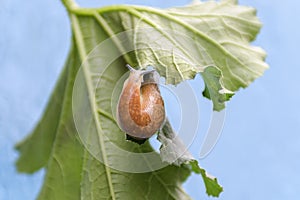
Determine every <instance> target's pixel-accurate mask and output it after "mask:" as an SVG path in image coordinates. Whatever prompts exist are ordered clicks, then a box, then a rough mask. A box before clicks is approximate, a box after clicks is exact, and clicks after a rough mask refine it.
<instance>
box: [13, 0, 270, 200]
mask: <svg viewBox="0 0 300 200" xmlns="http://www.w3.org/2000/svg"><path fill="white" fill-rule="evenodd" d="M69 12H70V13H69V14H70V19H71V22H72V30H73V39H72V48H71V51H70V55H69V57H68V60H67V62H66V65H65V67H64V69H63V72H62V74H61V77H60V79H59V81H58V83H57V86H56V88H55V90H54V92H53V93H52V96H51V98H50V100H49V103H48V106H47V108H46V110H45V112H44V115H43V117H42V118H41V120H40V122H39V123H38V124H37V126H36V128H35V129H34V131H33V132H32V134H31V135H29V137H27V138H26V139H25V140H24V141H22V142H21V143H19V144H18V145H17V146H16V149H17V150H18V151H20V157H19V159H18V161H17V163H16V165H17V168H18V170H19V171H20V172H26V173H33V172H35V171H37V170H38V169H40V168H42V167H46V168H47V173H46V176H45V181H44V184H43V187H42V189H41V192H40V194H39V197H38V199H43V200H44V199H51V200H52V199H72V200H73V199H122V200H124V199H128V200H131V199H157V200H159V199H178V200H179V199H180V200H182V199H183V200H184V199H190V197H189V196H188V195H187V194H186V193H185V192H184V191H183V189H182V186H181V185H182V183H183V182H184V181H185V180H186V178H187V177H188V176H189V175H190V173H191V172H194V173H198V174H201V176H202V178H203V180H204V184H205V186H206V192H207V194H208V195H212V196H215V197H216V196H219V194H220V193H221V192H222V190H223V189H222V187H221V186H220V185H219V184H218V182H217V180H216V179H215V178H212V177H211V176H209V175H208V174H207V173H206V172H205V170H204V169H202V168H200V167H199V166H198V163H197V161H196V160H195V159H194V158H193V157H192V156H191V155H190V154H189V153H186V154H183V156H181V157H180V158H179V159H178V160H175V162H173V161H172V162H171V161H170V160H168V158H169V155H168V154H164V153H162V152H161V155H159V154H158V153H156V152H155V151H154V150H153V149H152V147H151V145H150V144H149V142H146V143H145V144H142V145H138V144H135V143H132V142H127V141H126V140H125V133H123V132H122V131H121V130H120V129H119V127H118V126H117V124H116V123H115V120H114V112H115V110H114V108H113V106H114V104H115V101H116V99H115V98H113V97H114V95H115V91H116V88H117V90H120V86H121V85H122V84H121V85H120V83H119V80H120V79H121V78H122V77H123V75H124V74H125V73H126V69H125V67H124V66H125V64H127V63H129V64H131V65H132V66H140V67H141V68H146V67H147V66H149V65H151V66H153V67H154V68H155V69H156V70H157V71H158V72H159V74H160V75H161V76H163V77H165V78H166V83H167V84H179V83H180V82H182V81H184V80H188V79H192V78H194V77H195V75H196V74H201V75H202V77H203V80H204V82H205V85H206V87H205V91H204V92H203V95H204V96H205V97H207V98H209V99H211V100H212V102H213V105H214V110H217V111H219V110H222V109H223V108H224V107H225V106H224V103H225V102H226V101H228V100H229V98H230V97H231V96H232V95H233V94H234V93H235V92H236V91H237V90H238V89H239V88H241V87H242V88H245V87H247V86H248V85H249V84H250V83H251V82H252V81H254V80H255V79H256V78H257V77H259V76H261V75H262V73H263V71H264V70H265V69H266V68H267V65H266V64H265V63H264V58H265V53H264V51H263V50H262V49H260V48H258V47H253V46H250V45H249V42H251V41H252V40H254V39H255V37H256V34H257V33H258V32H259V29H260V27H261V25H260V22H259V21H258V19H257V18H256V16H255V10H254V9H252V8H249V7H243V6H238V5H236V4H235V1H229V0H227V1H221V2H219V3H216V2H213V1H211V2H205V3H200V2H198V3H195V4H193V5H189V6H186V7H179V8H171V9H166V10H160V9H154V8H148V7H138V6H111V7H106V8H100V9H84V8H76V9H73V10H70V11H69ZM124 31H127V34H126V38H125V39H124V41H122V40H121V39H120V38H118V37H117V38H115V39H114V40H111V41H109V42H108V44H107V46H109V48H106V49H103V48H101V45H100V47H99V44H101V43H102V42H103V41H106V39H108V38H110V37H111V36H112V35H115V34H118V33H122V32H124ZM131 50H133V51H131ZM120 52H121V54H120ZM124 52H126V53H124ZM120 55H121V56H120ZM109 60H113V61H112V62H108V61H109ZM83 61H84V64H82V63H83ZM103 66H105V69H104V67H103ZM99 74H100V77H101V78H99ZM118 88H119V89H118ZM74 96H75V99H76V100H75V107H74ZM94 97H95V98H94ZM74 108H75V110H74ZM79 111H82V112H79ZM74 118H75V121H74ZM77 118H78V119H79V120H77V121H76V119H77ZM75 122H76V123H75ZM78 123H79V124H78ZM78 132H79V135H78ZM159 140H160V141H161V142H162V148H163V147H164V145H165V146H166V145H168V144H170V143H171V144H174V145H175V146H171V149H172V148H173V150H174V152H173V153H174V155H176V153H182V152H180V151H181V149H184V147H182V146H181V143H180V141H177V140H175V139H174V132H173V130H172V128H171V126H170V124H169V123H168V122H167V123H166V125H165V127H164V128H163V129H162V131H161V132H160V133H159ZM115 147H118V148H119V149H122V150H124V151H126V152H129V154H128V155H129V157H124V156H123V157H122V156H120V154H119V153H118V152H117V151H115ZM176 147H178V148H176ZM176 149H177V150H178V151H177V152H176V151H175V150H176ZM173 150H172V151H173ZM134 153H137V154H141V153H143V155H144V154H147V153H152V154H151V155H152V156H153V158H155V159H158V158H159V159H160V156H161V157H162V160H163V161H164V162H162V163H165V164H166V163H167V164H168V165H166V166H165V167H164V168H159V169H156V170H154V171H145V172H139V173H133V172H124V171H122V170H120V169H116V168H114V167H112V164H114V163H119V164H122V165H128V166H134V165H133V164H135V165H144V167H146V168H147V167H148V168H149V169H152V167H153V166H154V165H153V164H151V161H152V160H151V159H150V160H149V158H147V157H145V158H143V159H141V160H139V162H132V160H131V157H130V155H131V154H134ZM165 153H166V152H165ZM167 153H168V152H167ZM164 155H168V156H164ZM99 160H102V162H100V161H99ZM171 160H172V159H171ZM103 163H105V164H106V165H104V164H103ZM170 164H172V165H170Z"/></svg>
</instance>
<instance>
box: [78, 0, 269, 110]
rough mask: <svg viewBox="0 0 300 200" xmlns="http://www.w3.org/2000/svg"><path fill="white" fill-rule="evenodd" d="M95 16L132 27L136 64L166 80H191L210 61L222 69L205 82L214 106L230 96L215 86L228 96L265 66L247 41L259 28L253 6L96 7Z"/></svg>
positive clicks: (113, 25) (117, 28)
mask: <svg viewBox="0 0 300 200" xmlns="http://www.w3.org/2000/svg"><path fill="white" fill-rule="evenodd" d="M78 12H79V13H80V11H78ZM89 12H90V10H86V11H84V10H83V11H82V13H84V14H88V13H89ZM96 15H98V16H101V17H102V18H103V20H104V21H106V24H105V26H106V27H107V29H109V30H110V32H112V33H119V32H121V31H125V30H134V32H133V33H132V34H129V36H128V40H130V43H134V45H135V48H136V50H135V54H136V59H137V62H138V64H139V66H141V67H146V66H148V65H152V66H154V67H155V68H156V69H157V70H158V71H159V73H160V75H162V76H164V77H165V78H166V83H167V84H169V83H170V84H178V83H180V82H182V81H184V80H187V79H192V78H194V77H195V75H196V74H197V73H201V74H202V75H203V76H208V75H206V74H205V68H206V67H209V66H211V67H215V68H217V69H218V70H220V72H221V75H220V78H219V80H217V79H214V81H210V82H205V84H206V86H207V88H211V89H213V90H212V91H210V93H211V94H210V95H208V93H207V92H205V93H204V94H205V95H206V97H208V98H210V99H212V100H213V103H214V109H215V110H217V111H219V110H221V109H222V108H224V102H225V101H227V100H228V99H229V98H220V94H219V90H216V87H214V86H215V85H219V86H221V87H222V90H221V91H223V92H225V93H224V95H225V96H232V94H234V92H235V91H237V90H238V89H239V88H241V87H242V88H245V87H247V86H248V85H249V84H250V83H251V82H252V81H254V80H255V79H256V78H258V77H259V76H261V75H262V74H263V72H264V70H265V69H267V68H268V65H267V64H266V63H265V62H264V59H265V56H266V55H265V52H264V51H263V50H262V49H261V48H259V47H254V46H250V45H249V42H251V41H252V40H254V39H255V37H256V35H257V33H258V32H259V30H260V27H261V24H260V22H259V20H258V19H257V18H256V16H255V10H254V9H253V8H249V7H244V6H238V5H235V4H234V2H233V1H222V2H219V3H217V2H213V1H209V2H204V3H203V2H198V3H194V4H192V5H190V6H186V7H179V8H171V9H168V10H160V9H154V8H148V7H138V6H133V7H129V6H116V7H107V8H103V9H99V10H98V14H96ZM120 19H122V20H120ZM124 48H126V47H124ZM211 84H212V85H211ZM218 89H219V88H218ZM221 95H222V94H221ZM224 95H223V96H224ZM220 100H221V101H220ZM219 101H220V102H219Z"/></svg>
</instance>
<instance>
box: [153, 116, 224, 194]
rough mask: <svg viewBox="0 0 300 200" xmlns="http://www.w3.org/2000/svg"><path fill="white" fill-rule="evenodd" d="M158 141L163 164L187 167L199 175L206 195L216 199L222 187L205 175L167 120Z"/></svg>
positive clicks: (212, 178) (214, 179)
mask: <svg viewBox="0 0 300 200" xmlns="http://www.w3.org/2000/svg"><path fill="white" fill-rule="evenodd" d="M158 140H159V141H160V142H161V143H162V145H161V147H160V155H161V157H162V160H163V161H164V162H167V163H169V164H174V165H176V166H187V167H188V168H190V170H191V171H192V172H194V173H196V174H201V176H202V179H203V181H204V185H205V188H206V193H207V194H208V195H209V196H214V197H218V196H219V195H220V193H221V192H222V191H223V188H222V186H221V185H220V184H219V183H218V181H217V179H216V178H214V177H212V176H211V175H209V174H207V173H206V171H205V170H204V169H202V168H201V167H200V166H199V165H198V162H197V160H196V159H195V158H194V157H193V156H192V155H191V154H190V153H189V151H188V149H187V147H186V146H185V145H184V144H183V142H182V141H181V140H180V138H179V137H178V136H176V133H175V132H174V130H173V129H172V127H171V124H170V122H169V121H168V120H167V121H166V123H165V124H164V126H163V128H162V130H161V131H160V132H159V134H158Z"/></svg>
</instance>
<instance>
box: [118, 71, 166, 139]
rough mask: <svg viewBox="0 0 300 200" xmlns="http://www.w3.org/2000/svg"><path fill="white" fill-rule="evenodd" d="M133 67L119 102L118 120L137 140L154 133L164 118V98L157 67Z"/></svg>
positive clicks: (120, 125) (126, 131)
mask: <svg viewBox="0 0 300 200" xmlns="http://www.w3.org/2000/svg"><path fill="white" fill-rule="evenodd" d="M127 67H128V68H129V70H130V75H129V77H128V79H127V80H126V81H125V82H124V85H123V89H122V92H121V95H120V98H119V102H118V105H117V115H116V116H117V123H118V125H119V127H120V128H121V130H122V131H124V132H125V133H127V134H128V135H129V136H132V137H134V138H136V139H147V138H150V137H151V136H152V135H154V134H155V133H156V132H157V131H158V130H159V129H160V128H161V126H162V124H163V122H164V120H165V107H164V101H163V99H162V97H161V95H160V91H159V88H158V85H157V84H158V82H159V74H158V73H157V72H156V71H155V70H151V71H149V70H148V71H145V70H135V69H133V68H132V67H131V66H129V65H127Z"/></svg>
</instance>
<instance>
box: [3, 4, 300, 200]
mask: <svg viewBox="0 0 300 200" xmlns="http://www.w3.org/2000/svg"><path fill="white" fill-rule="evenodd" d="M103 2H105V1H102V2H101V1H95V0H94V1H92V0H89V1H83V0H81V1H79V4H80V5H81V6H95V5H97V6H102V5H108V4H115V3H130V4H131V3H132V4H143V5H150V6H157V7H169V6H174V5H184V4H186V3H188V2H189V1H186V0H180V1H176V2H174V1H171V0H168V1H158V0H143V1H141V0H135V1H132V0H127V1H125V0H114V1H110V2H106V3H103ZM240 4H242V5H249V6H253V7H255V8H257V10H258V16H259V18H260V19H261V20H262V22H263V23H264V27H263V29H262V31H261V33H260V35H259V36H258V38H257V40H256V42H255V44H256V45H259V46H262V47H263V48H264V49H265V50H266V51H267V52H268V57H267V62H268V64H269V65H270V66H271V68H270V69H269V70H267V71H266V73H265V75H264V76H263V77H261V78H259V79H258V80H256V81H255V82H254V83H253V84H251V85H250V87H248V88H247V89H246V90H241V91H239V92H238V93H237V94H236V95H235V96H234V97H233V99H232V100H231V101H230V102H229V103H228V104H227V110H226V112H227V115H226V123H225V126H224V129H223V132H222V136H221V138H220V140H219V142H218V144H217V145H216V147H215V148H214V150H213V151H212V152H211V153H210V154H209V156H208V157H206V158H205V159H202V160H200V163H201V165H202V166H203V167H204V168H206V169H208V171H209V172H211V173H212V174H213V175H215V176H217V177H218V179H219V182H221V183H222V185H223V186H224V189H225V191H224V192H223V193H222V194H221V197H220V198H219V199H226V200H234V199H243V200H247V199H253V200H258V199H261V200H263V199H272V200H276V199H278V200H282V199H289V200H292V199H299V198H297V196H298V194H297V193H298V192H299V190H300V180H299V179H300V174H299V169H300V159H299V158H300V112H299V108H298V106H299V103H300V94H299V92H300V90H299V87H300V78H299V74H300V66H299V60H298V56H300V55H299V46H300V37H299V30H300V29H299V20H297V18H299V8H300V1H294V0H287V1H284V2H283V1H276V0H273V1H260V0H251V1H250V0H241V1H240ZM0 27H1V29H0V60H1V64H0V200H2V199H3V200H4V199H5V200H10V199H17V200H18V199H34V198H35V197H36V195H37V194H38V191H39V189H40V187H41V185H42V181H43V175H44V171H43V170H41V171H39V172H37V173H35V174H33V175H24V174H18V173H17V172H16V169H15V167H14V162H15V160H16V159H17V157H18V154H17V152H16V151H14V150H13V145H14V144H15V143H16V142H18V141H20V140H21V139H22V138H23V137H24V136H25V135H26V134H28V133H29V132H30V130H31V129H32V128H33V127H34V125H35V123H36V122H37V120H38V119H39V117H40V116H41V114H42V112H43V108H44V107H45V105H46V102H47V99H48V97H49V94H50V92H51V91H52V89H53V87H54V84H55V82H56V79H57V77H58V75H59V73H60V71H61V69H62V66H63V64H64V61H65V59H66V56H67V52H68V49H69V46H70V35H71V30H70V25H69V20H68V18H67V13H66V11H65V9H64V7H63V6H62V4H61V3H60V1H59V0H43V1H40V0H31V1H11V0H0ZM192 85H193V87H194V89H195V90H196V91H198V92H199V93H198V94H199V102H200V103H199V107H200V110H201V124H200V130H199V137H198V138H197V140H196V141H195V143H194V144H193V146H192V148H191V151H192V153H193V154H194V155H195V156H197V155H198V154H199V150H200V145H201V139H203V136H204V135H203V133H204V132H205V130H206V129H207V126H208V124H209V115H210V111H209V109H210V103H209V102H208V101H207V100H204V99H203V98H202V97H200V93H201V92H200V91H201V90H202V89H203V84H202V83H201V81H200V80H195V81H192ZM206 113H207V116H208V117H206V116H205V115H206ZM201 125H202V126H201ZM184 187H185V189H186V190H187V192H188V193H189V194H191V195H192V197H193V198H194V199H211V198H208V197H207V196H206V195H205V192H204V187H203V184H202V180H201V177H199V176H195V175H194V176H192V177H190V179H188V181H187V182H186V183H185V184H184Z"/></svg>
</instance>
